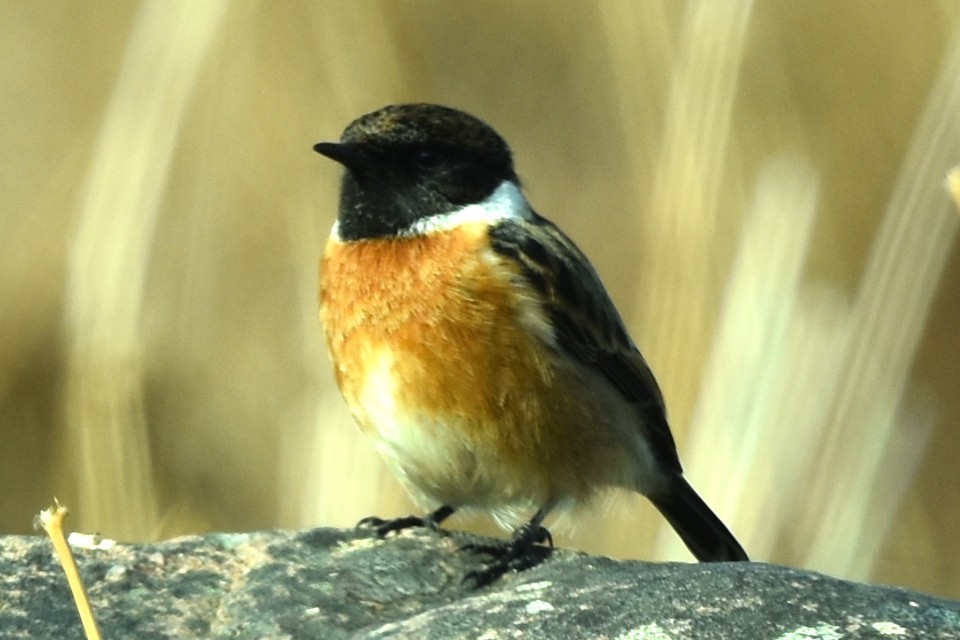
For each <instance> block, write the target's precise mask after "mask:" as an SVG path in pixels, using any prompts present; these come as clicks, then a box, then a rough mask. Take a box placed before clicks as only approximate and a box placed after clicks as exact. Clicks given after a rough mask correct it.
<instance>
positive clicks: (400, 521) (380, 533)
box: [356, 505, 455, 538]
mask: <svg viewBox="0 0 960 640" xmlns="http://www.w3.org/2000/svg"><path fill="white" fill-rule="evenodd" d="M454 511H455V509H454V508H453V507H448V506H446V505H444V506H442V507H440V508H439V509H437V510H436V511H434V512H432V513H428V514H427V515H425V516H405V517H403V518H393V519H390V520H384V519H383V518H378V517H376V516H370V517H368V518H364V519H363V520H361V521H360V522H358V523H357V527H356V528H357V529H373V531H374V533H375V534H376V536H377V537H378V538H385V537H386V536H387V535H388V534H390V533H393V532H394V531H403V530H404V529H412V528H414V527H423V528H424V529H430V530H431V531H439V530H440V523H441V522H443V521H444V520H446V519H447V518H448V517H450V515H451V514H452V513H453V512H454Z"/></svg>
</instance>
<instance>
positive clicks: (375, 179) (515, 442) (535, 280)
mask: <svg viewBox="0 0 960 640" xmlns="http://www.w3.org/2000/svg"><path fill="white" fill-rule="evenodd" d="M314 150H315V151H316V152H318V153H320V154H321V155H323V156H325V157H327V158H329V159H331V160H333V161H335V162H336V163H338V164H340V165H342V167H343V175H342V181H341V185H340V201H339V212H338V216H337V218H336V221H335V222H334V224H333V228H332V230H331V233H330V237H329V239H328V241H327V244H326V246H325V248H324V250H323V255H322V258H321V264H320V292H319V306H320V320H321V324H322V327H323V331H324V334H325V338H326V343H327V347H328V351H329V354H330V357H331V360H332V363H333V368H334V376H335V379H336V382H337V385H338V387H339V389H340V392H341V394H342V396H343V398H344V399H345V401H346V403H347V405H348V407H349V409H350V412H351V414H352V416H353V418H354V420H355V422H356V423H357V424H358V425H359V428H360V430H361V431H362V432H363V433H364V434H365V435H366V436H367V437H368V438H369V440H370V441H372V443H373V445H374V447H375V448H376V450H377V451H378V453H379V454H380V455H381V457H382V458H383V460H384V461H385V463H386V465H387V466H388V467H389V469H390V470H391V471H392V472H393V474H394V475H395V476H396V477H397V478H398V480H399V481H400V483H401V484H402V485H403V486H404V488H405V489H406V491H407V492H408V493H409V495H410V496H411V498H412V499H413V501H414V502H415V503H417V504H418V505H419V506H420V507H421V508H423V509H424V510H425V515H422V516H420V515H411V516H406V517H400V518H394V519H382V518H377V517H371V518H365V519H364V520H362V521H361V522H360V525H362V526H372V527H375V529H376V532H377V535H379V536H381V537H383V536H386V535H387V534H389V533H391V532H394V531H399V530H402V529H406V528H410V527H426V528H429V529H434V530H437V529H439V527H440V524H441V523H442V522H443V521H444V520H446V519H447V518H448V517H450V516H451V515H452V514H453V513H455V512H456V511H458V510H473V511H480V512H484V513H487V514H490V515H491V516H493V518H494V519H495V520H496V521H497V522H498V523H499V524H500V525H501V526H503V527H504V528H507V529H511V530H512V531H513V533H512V536H511V537H510V538H509V540H508V541H507V542H505V543H504V544H503V545H501V546H499V547H497V548H493V547H491V546H490V545H486V546H483V545H476V546H477V549H475V550H480V551H482V552H484V553H487V554H489V555H490V557H491V560H490V562H489V563H488V564H487V565H485V566H484V567H483V568H482V569H480V570H478V571H476V572H471V574H470V575H469V576H468V577H470V578H472V579H474V581H475V582H476V583H477V584H489V583H490V582H492V581H494V580H496V579H498V578H499V577H501V576H502V575H504V574H505V573H507V572H509V571H513V570H515V571H520V570H524V569H526V568H529V567H530V566H533V565H534V564H537V562H538V560H537V558H538V557H541V556H540V555H538V553H537V549H543V548H546V547H545V546H544V545H545V544H548V545H549V547H552V545H553V539H552V536H551V534H550V532H549V530H548V529H547V528H546V527H545V526H544V524H543V523H544V520H545V519H546V518H547V517H548V516H549V515H551V514H553V513H555V512H563V511H566V510H569V509H571V508H573V507H577V506H579V505H583V504H588V503H590V502H591V501H592V500H593V499H594V498H595V497H596V496H597V495H599V494H601V493H603V492H605V491H606V490H608V489H612V488H623V489H627V490H630V491H635V492H639V493H640V494H642V495H644V496H646V498H648V499H649V500H650V501H651V502H652V503H653V505H654V506H655V507H656V508H657V510H658V511H659V512H660V513H661V514H662V515H663V516H664V517H665V519H666V520H667V522H668V523H669V524H670V525H671V526H672V527H673V529H674V530H675V531H676V533H677V534H678V535H679V537H680V538H681V540H682V541H683V542H684V544H685V545H686V546H687V547H688V549H689V550H690V552H691V553H692V554H693V556H695V557H696V558H697V559H698V560H700V561H746V560H748V557H747V554H746V553H745V552H744V550H743V548H742V547H741V545H740V543H739V542H737V540H736V538H735V537H734V536H733V534H732V533H731V532H730V531H729V529H728V528H727V527H726V526H725V525H724V524H723V522H722V521H721V520H720V519H719V518H718V517H717V516H716V515H715V514H714V513H713V511H712V510H711V509H710V508H709V507H708V506H707V504H706V503H705V502H704V501H703V500H702V499H701V498H700V496H699V495H698V494H697V493H696V491H695V490H694V489H693V488H692V487H691V486H690V484H689V483H688V482H687V480H686V479H685V478H684V475H683V470H682V467H681V464H680V459H679V456H678V454H677V448H676V444H675V442H674V439H673V436H672V434H671V432H670V427H669V424H668V422H667V417H666V409H665V405H664V399H663V394H662V393H661V390H660V387H659V385H658V384H657V381H656V379H655V377H654V374H653V372H652V371H651V369H650V367H649V366H648V364H647V362H646V360H645V359H644V357H643V355H641V353H640V350H639V349H638V348H637V346H636V344H635V343H634V341H633V340H632V339H631V337H630V336H629V334H628V333H627V329H626V327H625V325H624V322H623V319H622V318H621V316H620V314H619V313H618V311H617V309H616V307H615V306H614V303H613V301H612V300H611V298H610V295H609V294H608V293H607V290H606V289H605V287H604V285H603V283H602V281H601V279H600V277H599V275H598V274H597V272H596V270H595V269H594V267H593V266H592V265H591V263H590V261H589V260H588V259H587V257H586V256H585V255H584V253H583V252H582V251H581V250H580V249H579V248H578V247H577V245H576V244H574V242H573V241H572V240H571V239H570V238H569V237H568V236H567V235H566V234H565V233H563V232H562V231H561V230H560V229H559V228H558V227H557V226H556V225H554V224H553V223H552V222H550V221H549V220H547V219H546V218H544V217H542V216H541V215H539V214H538V213H537V212H536V211H535V210H534V209H533V207H532V206H531V204H530V203H529V202H528V200H527V198H526V196H525V195H524V192H523V190H522V186H521V182H520V179H519V177H518V175H517V173H516V170H515V168H514V162H513V155H512V151H511V149H510V147H509V145H508V144H507V142H506V141H505V140H504V138H503V137H501V136H500V134H498V133H497V132H496V131H495V130H494V129H493V128H492V127H491V126H490V125H488V124H487V123H486V122H484V121H483V120H481V119H479V118H477V117H475V116H472V115H470V114H468V113H466V112H464V111H461V110H459V109H455V108H452V107H447V106H442V105H437V104H428V103H411V104H393V105H389V106H386V107H382V108H380V109H378V110H376V111H373V112H370V113H367V114H365V115H362V116H360V117H359V118H357V119H355V120H353V121H352V122H350V123H349V124H348V125H347V127H346V128H345V129H344V131H343V133H342V135H341V137H340V139H339V140H338V141H336V142H320V143H317V144H316V145H314ZM595 213H596V215H599V214H600V212H595ZM531 514H532V515H531ZM494 546H495V545H494ZM541 555H542V554H541Z"/></svg>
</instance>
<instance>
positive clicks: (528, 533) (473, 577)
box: [462, 509, 553, 589]
mask: <svg viewBox="0 0 960 640" xmlns="http://www.w3.org/2000/svg"><path fill="white" fill-rule="evenodd" d="M547 513H548V510H547V509H540V510H539V511H537V513H536V514H535V515H534V516H533V518H531V519H530V522H528V523H526V524H525V525H523V526H522V527H520V528H519V529H517V530H516V531H514V533H513V536H512V537H511V538H510V540H509V542H507V543H506V544H501V545H489V544H487V545H481V544H467V545H464V546H463V547H462V549H464V550H466V551H471V552H474V553H479V554H483V555H486V556H490V557H491V561H490V562H489V563H488V564H487V565H485V566H484V567H483V568H482V569H478V570H476V571H471V572H470V573H468V574H467V575H466V577H464V579H463V581H464V582H472V583H473V585H474V586H475V587H476V588H478V589H479V588H480V587H484V586H486V585H488V584H491V583H492V582H495V581H496V580H497V579H499V578H500V577H501V576H503V575H504V574H505V573H507V572H509V571H524V570H525V569H529V568H531V567H535V566H537V565H538V564H540V563H541V562H543V561H544V560H546V559H547V558H548V557H549V556H550V553H551V552H552V550H553V536H551V535H550V532H549V531H548V530H547V528H546V527H544V526H543V525H542V524H541V523H542V522H543V519H544V518H546V517H547ZM544 543H546V544H547V546H546V547H544V546H542V545H543V544H544Z"/></svg>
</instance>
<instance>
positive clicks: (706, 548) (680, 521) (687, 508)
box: [649, 475, 749, 562]
mask: <svg viewBox="0 0 960 640" xmlns="http://www.w3.org/2000/svg"><path fill="white" fill-rule="evenodd" d="M649 497H650V501H651V502H653V505H654V506H655V507H656V508H657V510H659V511H660V513H662V514H663V517H664V518H666V519H667V522H669V523H670V525H671V526H672V527H673V528H674V529H675V530H676V532H677V534H678V535H679V536H680V539H681V540H683V543H684V544H685V545H687V548H688V549H690V552H691V553H692V554H693V555H694V556H696V558H697V560H699V561H701V562H727V561H735V560H749V558H748V557H747V554H746V552H745V551H744V550H743V547H741V546H740V543H739V542H737V539H736V538H734V537H733V534H732V533H730V530H729V529H727V527H726V526H725V525H724V524H723V523H722V522H720V518H718V517H717V516H716V514H715V513H713V511H711V510H710V507H708V506H707V503H706V502H704V501H703V500H702V499H701V498H700V496H698V495H697V492H696V491H694V490H693V487H691V486H690V485H689V484H688V483H687V481H686V480H685V479H684V478H683V476H681V475H677V476H674V479H673V481H672V482H671V484H670V486H669V488H668V489H667V490H666V491H664V492H662V493H659V494H658V495H656V496H649Z"/></svg>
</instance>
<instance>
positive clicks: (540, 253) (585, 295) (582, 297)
mask: <svg viewBox="0 0 960 640" xmlns="http://www.w3.org/2000/svg"><path fill="white" fill-rule="evenodd" d="M490 244H491V246H492V247H493V249H494V251H496V252H497V253H498V254H500V255H502V256H504V257H505V258H508V259H510V260H512V261H514V262H516V263H517V264H518V265H519V266H520V270H521V273H522V274H523V276H524V278H525V279H526V280H527V282H528V283H529V284H530V285H531V286H532V287H533V288H535V289H536V290H537V291H538V292H539V293H540V294H541V295H542V297H543V299H544V301H545V306H546V312H547V314H548V316H549V318H550V321H551V323H552V325H553V329H554V332H555V333H556V336H557V343H558V345H557V346H558V348H560V349H562V350H563V351H565V352H566V353H567V354H568V355H569V356H571V357H573V358H575V359H576V360H578V361H579V362H581V363H583V364H584V365H586V366H588V367H591V368H593V369H594V370H595V371H597V372H598V373H600V374H601V375H603V376H604V377H605V378H606V379H607V380H608V381H609V382H610V384H612V385H613V386H614V388H616V389H617V390H618V391H619V392H620V393H621V394H623V396H624V398H626V399H627V401H629V402H630V403H631V404H632V405H633V406H634V407H635V408H636V411H637V413H638V415H639V416H640V418H641V419H642V421H643V423H644V425H645V426H646V428H647V430H648V435H649V437H650V440H651V444H652V446H653V449H654V451H655V453H656V455H657V456H658V458H659V459H660V461H661V462H663V463H665V464H666V465H667V466H668V467H669V468H672V469H673V470H675V471H677V472H678V473H680V472H681V468H680V460H679V458H678V457H677V447H676V444H675V443H674V441H673V436H672V435H671V433H670V427H669V425H668V424H667V418H666V412H665V408H664V403H663V394H662V393H661V392H660V387H659V385H657V381H656V379H655V378H654V377H653V372H652V371H650V367H648V366H647V363H646V361H645V360H644V359H643V356H642V355H641V354H640V351H639V350H638V349H637V347H636V346H635V345H634V344H633V341H631V340H630V336H628V335H627V332H626V329H625V328H624V326H623V320H622V319H621V318H620V314H619V313H617V309H616V307H614V305H613V302H612V301H611V300H610V296H609V295H608V294H607V290H606V289H605V288H604V286H603V283H602V282H601V281H600V277H599V276H598V275H597V273H596V271H594V269H593V266H592V265H591V264H590V261H589V260H587V258H586V256H584V255H583V252H581V251H580V249H579V248H577V246H576V245H575V244H574V243H573V241H572V240H570V238H568V237H567V236H566V235H564V233H563V232H562V231H560V229H558V228H557V227H556V226H554V225H553V223H551V222H550V221H549V220H546V219H545V218H542V217H540V216H537V215H536V214H534V217H532V218H529V219H524V220H518V219H515V218H510V219H507V220H503V221H501V222H499V223H497V224H496V225H494V226H493V227H492V228H491V229H490Z"/></svg>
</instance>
